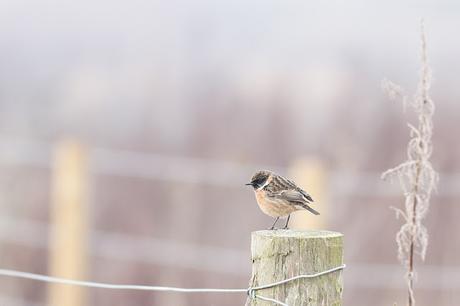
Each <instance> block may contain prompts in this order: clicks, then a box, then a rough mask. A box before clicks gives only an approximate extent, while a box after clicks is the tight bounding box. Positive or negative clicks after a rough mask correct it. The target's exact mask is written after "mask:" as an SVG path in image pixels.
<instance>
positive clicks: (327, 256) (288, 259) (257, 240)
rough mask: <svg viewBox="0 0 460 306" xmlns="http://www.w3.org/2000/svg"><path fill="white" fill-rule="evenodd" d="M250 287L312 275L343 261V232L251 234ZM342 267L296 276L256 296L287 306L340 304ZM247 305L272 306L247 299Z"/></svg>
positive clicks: (262, 290)
mask: <svg viewBox="0 0 460 306" xmlns="http://www.w3.org/2000/svg"><path fill="white" fill-rule="evenodd" d="M251 251H252V263H253V264H252V277H251V282H250V287H256V286H261V285H266V284H270V283H274V282H277V281H281V280H284V279H287V278H290V277H293V276H297V275H301V274H315V273H318V272H322V271H325V270H328V269H332V268H335V267H338V266H341V265H342V264H343V235H342V234H340V233H336V232H329V231H318V230H309V231H300V230H275V231H270V230H268V231H257V232H253V233H252V243H251ZM342 273H343V272H342V270H340V271H335V272H331V273H328V274H326V275H322V276H318V277H315V278H310V279H306V278H304V279H299V280H294V281H291V282H289V283H287V284H283V285H278V286H276V287H273V288H267V289H261V290H258V291H257V292H256V294H257V295H261V296H263V297H268V298H272V299H276V300H278V301H281V302H283V303H285V304H287V305H289V306H302V305H308V306H320V305H321V306H339V305H341V301H342V291H343V280H342ZM247 305H251V306H262V305H266V306H273V305H275V304H273V303H271V302H266V301H262V300H260V299H257V298H255V299H251V298H248V303H247Z"/></svg>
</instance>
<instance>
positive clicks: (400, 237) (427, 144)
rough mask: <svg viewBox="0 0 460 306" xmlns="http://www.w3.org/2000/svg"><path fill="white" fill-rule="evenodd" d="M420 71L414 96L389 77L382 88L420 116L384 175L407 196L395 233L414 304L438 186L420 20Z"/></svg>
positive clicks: (427, 69) (409, 303)
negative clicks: (417, 261)
mask: <svg viewBox="0 0 460 306" xmlns="http://www.w3.org/2000/svg"><path fill="white" fill-rule="evenodd" d="M420 27H421V65H422V68H421V72H420V80H419V83H418V87H417V91H416V93H415V95H414V97H413V98H412V99H411V98H408V97H407V95H406V94H405V93H404V91H403V90H402V89H401V87H400V86H398V85H395V84H393V83H391V82H390V81H388V80H384V81H383V82H382V87H383V89H384V90H385V91H386V92H387V93H388V96H389V97H390V99H391V100H401V101H402V102H403V105H404V108H405V107H406V106H410V107H411V108H412V109H413V110H414V112H415V114H416V115H417V117H418V126H417V127H415V126H413V125H411V124H408V126H409V129H410V140H409V144H408V146H407V161H405V162H403V163H402V164H400V165H398V166H397V167H395V168H393V169H389V170H387V171H385V172H384V173H383V174H382V178H383V179H387V178H395V177H396V178H398V179H399V182H400V185H401V188H402V190H403V192H404V196H405V207H404V209H399V208H394V207H392V208H393V209H394V210H395V211H396V217H397V218H399V217H402V218H403V220H404V222H405V223H404V224H403V225H402V226H401V229H400V230H399V232H398V233H397V235H396V242H397V244H398V258H399V260H400V262H401V264H402V265H404V266H405V267H406V269H407V274H406V279H407V286H408V305H409V306H413V305H415V299H414V281H415V276H416V275H415V270H414V257H415V254H419V255H420V257H421V258H422V260H424V259H425V254H426V249H427V246H428V232H427V229H426V227H425V226H424V225H423V224H422V221H423V219H424V218H425V216H426V214H427V212H428V207H429V204H430V196H431V192H432V191H433V190H434V189H435V188H436V184H437V181H438V174H437V173H436V172H435V171H434V169H433V167H432V165H431V163H430V161H429V158H430V156H431V153H432V143H431V136H432V134H433V120H432V118H433V113H434V104H433V101H432V100H431V98H430V96H429V92H428V91H429V89H430V85H431V71H430V67H429V66H428V62H427V54H426V39H425V30H424V24H423V20H422V21H421V25H420Z"/></svg>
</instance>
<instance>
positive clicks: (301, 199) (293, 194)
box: [278, 189, 310, 203]
mask: <svg viewBox="0 0 460 306" xmlns="http://www.w3.org/2000/svg"><path fill="white" fill-rule="evenodd" d="M302 191H303V190H302ZM302 191H299V190H295V189H291V190H284V191H281V192H280V193H279V194H278V196H279V197H280V198H281V199H283V200H287V201H289V202H298V203H309V202H310V201H309V200H308V198H307V197H305V194H304V192H302Z"/></svg>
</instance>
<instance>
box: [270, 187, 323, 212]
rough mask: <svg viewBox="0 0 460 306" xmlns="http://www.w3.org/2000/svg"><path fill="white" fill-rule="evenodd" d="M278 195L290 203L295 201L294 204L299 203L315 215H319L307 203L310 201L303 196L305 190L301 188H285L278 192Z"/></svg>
mask: <svg viewBox="0 0 460 306" xmlns="http://www.w3.org/2000/svg"><path fill="white" fill-rule="evenodd" d="M278 197H279V198H280V199H283V200H286V201H288V202H290V203H295V205H299V206H301V207H302V208H304V209H306V210H308V211H309V212H311V213H313V214H315V215H319V212H317V211H316V210H314V209H313V208H311V207H310V206H309V205H308V204H309V203H310V202H309V200H308V199H307V198H306V197H305V191H303V190H285V191H282V192H280V193H279V194H278Z"/></svg>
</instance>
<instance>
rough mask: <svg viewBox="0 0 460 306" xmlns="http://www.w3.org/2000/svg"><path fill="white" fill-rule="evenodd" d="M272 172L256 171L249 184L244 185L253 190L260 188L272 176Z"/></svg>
mask: <svg viewBox="0 0 460 306" xmlns="http://www.w3.org/2000/svg"><path fill="white" fill-rule="evenodd" d="M272 174H273V172H271V171H268V170H262V171H257V172H256V173H255V174H254V175H253V176H252V178H251V182H250V183H248V184H246V185H251V186H252V187H254V189H257V188H260V187H261V186H263V185H264V184H265V182H266V181H267V179H268V178H269V177H270V175H272Z"/></svg>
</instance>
